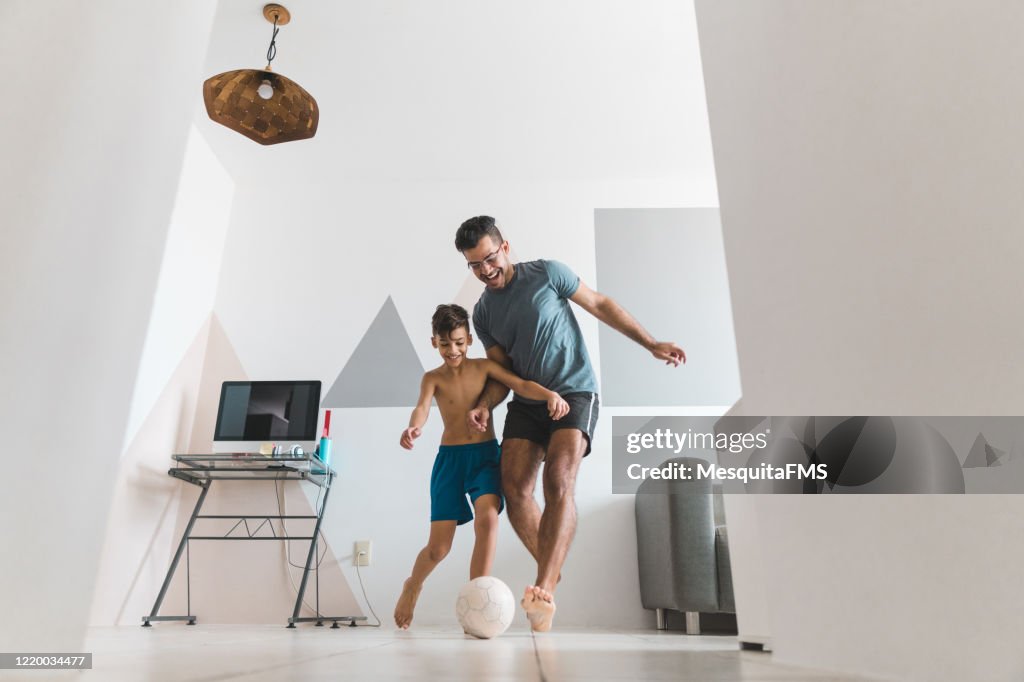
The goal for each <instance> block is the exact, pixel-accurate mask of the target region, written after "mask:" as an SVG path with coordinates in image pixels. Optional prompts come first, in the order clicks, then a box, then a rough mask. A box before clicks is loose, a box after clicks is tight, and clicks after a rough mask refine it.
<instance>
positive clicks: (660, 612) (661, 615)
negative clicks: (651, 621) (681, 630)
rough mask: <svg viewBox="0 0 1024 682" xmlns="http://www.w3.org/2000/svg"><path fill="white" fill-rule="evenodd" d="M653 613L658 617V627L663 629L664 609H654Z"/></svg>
mask: <svg viewBox="0 0 1024 682" xmlns="http://www.w3.org/2000/svg"><path fill="white" fill-rule="evenodd" d="M654 615H655V616H657V618H658V629H659V630H664V629H665V609H655V610H654Z"/></svg>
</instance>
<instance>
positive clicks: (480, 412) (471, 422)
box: [466, 407, 491, 433]
mask: <svg viewBox="0 0 1024 682" xmlns="http://www.w3.org/2000/svg"><path fill="white" fill-rule="evenodd" d="M490 418H491V411H490V410H488V409H487V408H486V407H474V408H473V409H472V410H470V411H469V412H467V413H466V424H467V426H469V428H470V429H471V430H473V431H479V432H480V433H483V432H484V431H486V430H487V422H488V421H489V420H490Z"/></svg>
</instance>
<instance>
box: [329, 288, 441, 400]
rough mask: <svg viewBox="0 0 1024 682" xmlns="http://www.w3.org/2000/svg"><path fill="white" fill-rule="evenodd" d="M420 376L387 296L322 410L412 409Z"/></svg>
mask: <svg viewBox="0 0 1024 682" xmlns="http://www.w3.org/2000/svg"><path fill="white" fill-rule="evenodd" d="M422 376H423V365H422V364H420V359H419V357H418V356H417V355H416V349H415V348H414V347H413V345H412V340H411V339H410V338H409V333H408V332H407V331H406V330H405V325H403V324H402V319H401V318H400V317H399V315H398V309H397V308H396V307H395V303H394V301H392V300H391V297H390V296H388V299H387V300H386V301H384V305H382V306H381V308H380V312H378V313H377V317H375V318H374V320H373V322H372V323H371V324H370V328H369V329H367V330H366V333H365V334H364V335H363V338H362V339H361V340H360V341H359V345H358V346H356V349H355V351H354V352H353V353H352V357H350V358H349V359H348V362H346V363H345V367H344V368H342V370H341V372H340V373H339V374H338V378H337V379H335V380H334V385H333V386H331V389H330V390H329V391H328V392H327V397H326V398H324V400H323V407H331V408H334V407H415V405H416V399H417V397H418V396H419V391H420V378H421V377H422Z"/></svg>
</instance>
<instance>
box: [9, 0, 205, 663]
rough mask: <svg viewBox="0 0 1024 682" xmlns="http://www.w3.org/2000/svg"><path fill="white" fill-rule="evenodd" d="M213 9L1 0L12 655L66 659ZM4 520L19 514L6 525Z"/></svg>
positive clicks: (85, 602) (105, 504)
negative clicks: (54, 654) (59, 654)
mask: <svg viewBox="0 0 1024 682" xmlns="http://www.w3.org/2000/svg"><path fill="white" fill-rule="evenodd" d="M212 12H213V8H212V7H211V6H209V4H208V3H204V2H198V1H197V2H183V3H175V4H174V5H173V6H166V7H153V6H148V5H147V6H142V5H139V4H137V3H129V2H117V1H114V0H99V1H97V2H91V3H89V4H88V5H75V4H67V3H60V4H51V3H35V2H29V1H27V0H25V1H16V2H9V3H5V6H4V21H3V22H2V24H0V51H2V52H0V59H2V61H3V63H5V64H8V65H9V66H10V68H9V69H8V72H7V74H6V76H5V89H6V91H7V92H9V93H11V94H12V95H14V96H13V97H12V98H10V101H9V102H8V104H9V106H5V107H4V108H3V112H2V114H0V116H2V117H3V118H2V125H3V128H4V130H6V131H8V133H9V134H8V135H7V136H6V137H5V143H4V144H5V147H4V161H3V163H2V165H0V188H2V189H0V191H2V192H3V196H2V198H0V203H2V205H3V206H4V218H3V236H4V248H3V249H2V250H0V292H2V296H0V319H2V320H3V325H2V329H3V331H2V332H0V376H2V377H3V382H4V387H5V390H4V391H3V392H2V396H0V414H2V415H3V422H2V425H0V426H2V430H3V433H4V434H5V439H6V442H5V446H6V448H7V453H8V454H7V457H8V462H9V466H10V467H12V469H11V472H10V473H9V474H8V475H6V476H4V478H3V481H4V483H3V485H2V487H3V491H2V495H0V500H2V505H3V508H2V517H3V518H4V519H5V522H4V523H3V524H2V525H0V542H2V544H3V546H4V547H5V548H7V549H6V550H5V552H4V557H5V558H4V561H3V562H0V585H3V586H4V587H3V612H4V618H3V620H2V624H0V640H2V641H3V642H4V646H5V648H8V649H9V650H11V651H19V650H20V651H78V650H79V649H80V646H81V638H82V635H83V633H84V627H85V624H86V620H87V617H88V612H89V608H90V602H91V598H92V588H93V583H94V580H95V577H96V570H97V564H98V561H99V554H100V547H101V546H102V542H103V531H104V524H105V522H106V514H107V510H108V508H109V505H110V495H111V491H112V490H113V486H114V475H115V472H116V465H117V460H118V455H119V454H120V452H121V447H122V444H123V442H124V438H125V427H126V424H127V420H128V413H129V405H130V400H131V394H132V387H133V385H134V381H135V375H136V371H137V369H138V361H139V357H140V354H141V350H142V344H143V338H144V336H145V332H146V321H147V320H148V318H149V310H150V306H151V305H152V298H153V292H154V289H155V285H156V277H157V272H158V270H159V266H160V259H161V254H162V251H163V248H164V242H165V236H166V234H167V229H168V223H169V220H170V215H171V209H172V206H173V201H174V196H175V187H176V185H177V180H178V173H179V170H180V167H181V162H182V155H183V152H184V145H185V139H186V136H187V133H188V127H189V122H190V118H191V116H192V114H193V110H194V105H195V101H196V99H195V92H196V83H198V82H200V81H201V79H200V75H201V68H200V67H201V64H202V58H203V55H204V53H205V46H206V36H207V31H208V30H209V27H210V23H211V20H212ZM15 519H16V520H17V521H16V522H15Z"/></svg>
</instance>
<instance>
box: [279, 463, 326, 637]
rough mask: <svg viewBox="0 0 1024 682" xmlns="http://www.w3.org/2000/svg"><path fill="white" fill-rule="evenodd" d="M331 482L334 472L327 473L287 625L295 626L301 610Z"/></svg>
mask: <svg viewBox="0 0 1024 682" xmlns="http://www.w3.org/2000/svg"><path fill="white" fill-rule="evenodd" d="M332 483H334V474H328V477H327V490H325V491H324V500H323V502H321V503H320V511H319V512H317V515H316V527H315V528H314V529H313V541H312V542H310V543H309V554H307V555H306V568H305V569H303V571H302V583H301V584H300V585H299V595H298V596H297V597H296V598H295V611H294V612H293V613H292V617H291V622H290V623H289V624H288V627H295V623H296V621H297V620H298V618H299V612H300V611H301V610H302V598H303V597H304V596H305V594H306V581H307V580H309V567H310V565H311V564H312V563H313V560H314V559H315V558H316V541H317V538H318V537H320V524H321V523H322V522H323V520H324V510H325V509H327V496H328V495H330V494H331V484H332ZM318 615H319V614H318Z"/></svg>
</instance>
